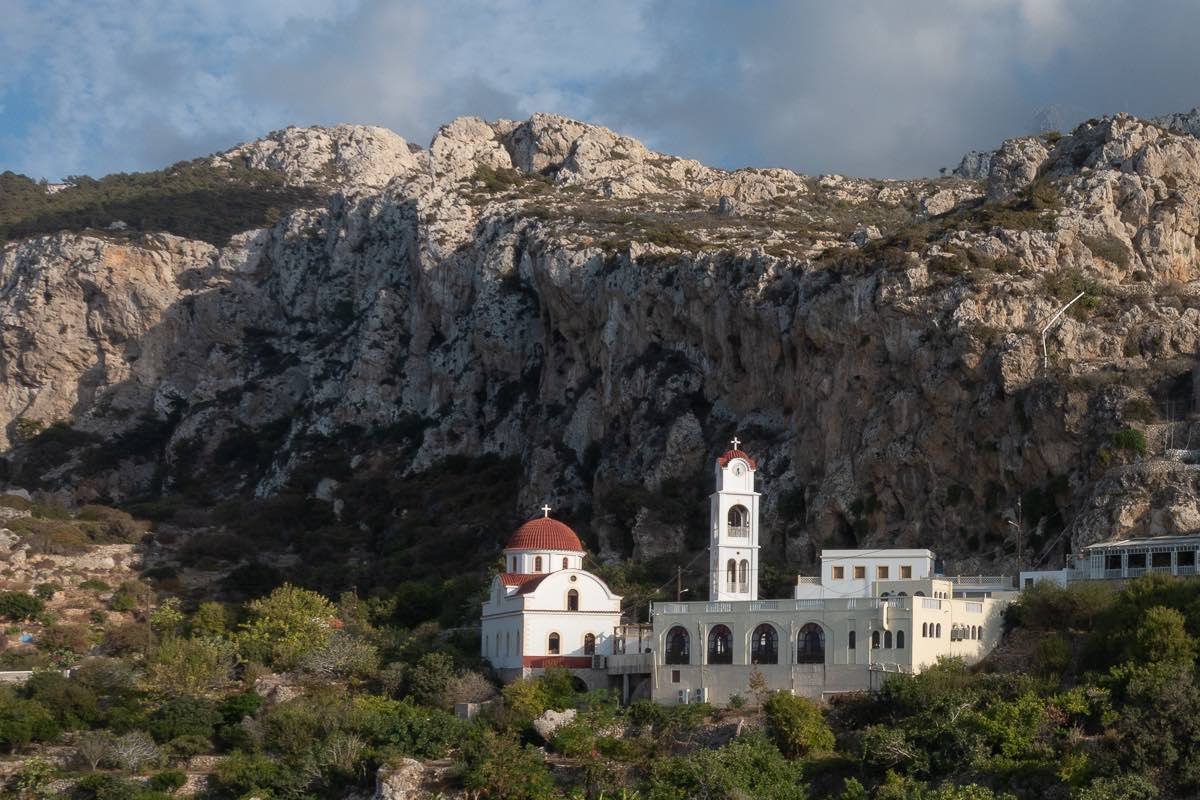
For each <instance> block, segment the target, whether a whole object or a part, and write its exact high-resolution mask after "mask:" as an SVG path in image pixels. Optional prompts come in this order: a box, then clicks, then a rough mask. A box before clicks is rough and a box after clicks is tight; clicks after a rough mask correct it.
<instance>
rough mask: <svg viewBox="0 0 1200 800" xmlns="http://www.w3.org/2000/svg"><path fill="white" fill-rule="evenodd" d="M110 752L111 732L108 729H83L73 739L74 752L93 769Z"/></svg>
mask: <svg viewBox="0 0 1200 800" xmlns="http://www.w3.org/2000/svg"><path fill="white" fill-rule="evenodd" d="M111 752H112V734H111V733H109V732H108V731H84V732H83V733H81V734H79V738H78V739H77V740H76V741H75V753H76V755H78V756H79V758H80V760H81V761H83V762H84V763H85V764H87V765H88V768H89V769H91V770H93V771H94V770H95V769H96V768H97V767H99V766H100V763H101V762H102V761H104V759H106V758H108V756H109V753H111Z"/></svg>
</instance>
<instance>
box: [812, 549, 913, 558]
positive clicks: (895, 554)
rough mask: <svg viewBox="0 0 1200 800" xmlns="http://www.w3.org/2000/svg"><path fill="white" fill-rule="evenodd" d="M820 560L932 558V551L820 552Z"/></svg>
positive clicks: (874, 550) (872, 550) (873, 550)
mask: <svg viewBox="0 0 1200 800" xmlns="http://www.w3.org/2000/svg"><path fill="white" fill-rule="evenodd" d="M821 558H822V559H826V558H933V551H932V550H904V549H899V548H897V549H891V550H889V549H880V548H875V549H871V550H822V551H821Z"/></svg>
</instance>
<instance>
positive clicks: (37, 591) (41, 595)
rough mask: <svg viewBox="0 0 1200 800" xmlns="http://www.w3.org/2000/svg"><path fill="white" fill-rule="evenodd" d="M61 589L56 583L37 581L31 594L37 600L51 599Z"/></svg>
mask: <svg viewBox="0 0 1200 800" xmlns="http://www.w3.org/2000/svg"><path fill="white" fill-rule="evenodd" d="M61 591H62V587H61V586H59V585H58V584H57V583H39V584H38V585H37V586H35V587H33V596H34V597H36V598H38V599H39V600H52V599H54V595H56V594H58V593H59V592H61Z"/></svg>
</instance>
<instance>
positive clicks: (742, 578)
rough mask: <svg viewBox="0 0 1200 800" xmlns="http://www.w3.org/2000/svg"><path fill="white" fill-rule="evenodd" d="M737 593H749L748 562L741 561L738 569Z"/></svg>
mask: <svg viewBox="0 0 1200 800" xmlns="http://www.w3.org/2000/svg"><path fill="white" fill-rule="evenodd" d="M738 584H739V585H738V591H739V592H748V591H750V562H749V561H747V560H746V559H744V558H743V559H742V564H741V566H740V567H739V568H738Z"/></svg>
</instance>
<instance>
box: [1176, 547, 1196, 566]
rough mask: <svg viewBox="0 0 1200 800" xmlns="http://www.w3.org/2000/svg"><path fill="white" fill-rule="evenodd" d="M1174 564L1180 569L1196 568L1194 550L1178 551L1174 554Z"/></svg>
mask: <svg viewBox="0 0 1200 800" xmlns="http://www.w3.org/2000/svg"><path fill="white" fill-rule="evenodd" d="M1175 563H1176V564H1178V565H1179V566H1181V567H1194V566H1196V551H1195V550H1180V551H1179V552H1178V553H1176V554H1175Z"/></svg>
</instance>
